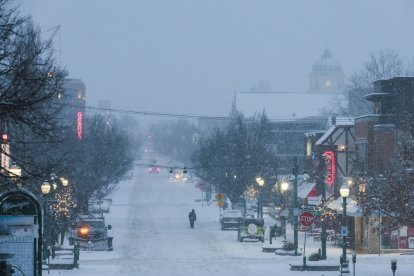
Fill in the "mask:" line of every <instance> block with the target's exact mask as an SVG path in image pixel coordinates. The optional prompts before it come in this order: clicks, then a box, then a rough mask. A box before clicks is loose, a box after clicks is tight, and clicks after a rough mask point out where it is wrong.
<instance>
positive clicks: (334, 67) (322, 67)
mask: <svg viewBox="0 0 414 276" xmlns="http://www.w3.org/2000/svg"><path fill="white" fill-rule="evenodd" d="M312 71H340V72H342V68H341V65H340V64H339V62H338V61H336V60H335V59H334V58H333V57H332V55H331V53H330V52H329V50H328V49H325V51H324V52H323V55H322V57H321V58H320V59H318V60H317V61H316V62H315V63H314V64H313V66H312Z"/></svg>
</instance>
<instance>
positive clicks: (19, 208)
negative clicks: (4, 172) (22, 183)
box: [0, 194, 37, 216]
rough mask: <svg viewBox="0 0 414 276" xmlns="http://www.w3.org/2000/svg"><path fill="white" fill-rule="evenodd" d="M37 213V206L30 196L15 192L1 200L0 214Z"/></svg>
mask: <svg viewBox="0 0 414 276" xmlns="http://www.w3.org/2000/svg"><path fill="white" fill-rule="evenodd" d="M19 215H22V216H24V215H33V216H35V215H37V214H36V207H35V205H34V204H33V202H32V201H31V200H30V198H28V197H26V196H25V195H22V194H14V195H10V196H8V197H6V198H5V199H4V200H3V201H2V202H0V216H19Z"/></svg>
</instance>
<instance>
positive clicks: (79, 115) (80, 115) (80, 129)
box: [76, 111, 83, 141]
mask: <svg viewBox="0 0 414 276" xmlns="http://www.w3.org/2000/svg"><path fill="white" fill-rule="evenodd" d="M76 119H77V120H76V122H77V125H76V130H77V131H76V134H77V138H78V141H80V140H82V134H83V113H82V112H81V111H79V112H78V113H77V114H76Z"/></svg>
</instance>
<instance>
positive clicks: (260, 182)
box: [256, 176, 265, 218]
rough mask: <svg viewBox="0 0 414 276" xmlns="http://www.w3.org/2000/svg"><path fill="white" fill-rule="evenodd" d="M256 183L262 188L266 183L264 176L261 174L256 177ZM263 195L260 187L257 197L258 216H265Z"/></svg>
mask: <svg viewBox="0 0 414 276" xmlns="http://www.w3.org/2000/svg"><path fill="white" fill-rule="evenodd" d="M256 183H257V184H258V185H259V186H260V188H262V187H263V186H264V184H265V180H264V179H263V178H261V177H260V176H258V177H256ZM261 197H262V191H261V189H259V195H258V197H257V217H258V218H259V217H263V209H262V208H263V206H262V202H261Z"/></svg>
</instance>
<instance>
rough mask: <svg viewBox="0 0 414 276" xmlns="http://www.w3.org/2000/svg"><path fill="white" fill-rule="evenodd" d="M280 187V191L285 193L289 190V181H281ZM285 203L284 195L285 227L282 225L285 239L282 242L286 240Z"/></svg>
mask: <svg viewBox="0 0 414 276" xmlns="http://www.w3.org/2000/svg"><path fill="white" fill-rule="evenodd" d="M280 189H281V191H282V193H283V194H284V193H286V192H287V191H288V190H289V183H288V182H286V181H283V182H282V183H280ZM286 205H287V203H286V197H285V208H284V212H285V223H284V224H285V227H284V235H285V239H284V242H286V226H287V214H286V210H287V208H286V207H287V206H286Z"/></svg>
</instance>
